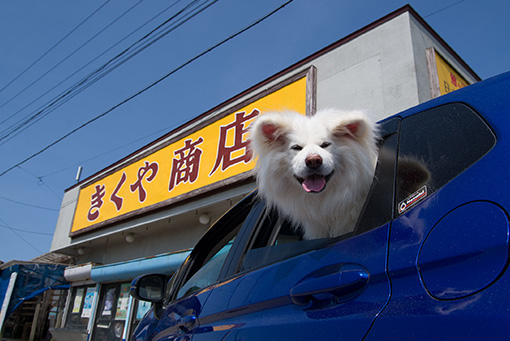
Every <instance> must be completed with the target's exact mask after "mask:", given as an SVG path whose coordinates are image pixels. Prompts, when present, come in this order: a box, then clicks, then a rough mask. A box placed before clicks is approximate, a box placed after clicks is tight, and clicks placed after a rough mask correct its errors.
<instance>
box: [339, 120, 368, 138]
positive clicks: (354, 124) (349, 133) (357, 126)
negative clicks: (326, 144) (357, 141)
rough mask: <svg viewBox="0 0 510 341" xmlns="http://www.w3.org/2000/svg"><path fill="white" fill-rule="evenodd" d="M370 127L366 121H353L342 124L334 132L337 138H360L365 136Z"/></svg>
mask: <svg viewBox="0 0 510 341" xmlns="http://www.w3.org/2000/svg"><path fill="white" fill-rule="evenodd" d="M369 129H370V127H369V124H368V122H367V121H366V120H364V119H361V118H360V119H353V120H349V121H343V122H340V123H339V124H338V125H337V126H336V127H335V128H334V130H333V134H334V136H335V137H351V138H360V137H363V136H365V135H366V134H367V133H368V131H369Z"/></svg>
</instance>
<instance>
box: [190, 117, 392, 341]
mask: <svg viewBox="0 0 510 341" xmlns="http://www.w3.org/2000/svg"><path fill="white" fill-rule="evenodd" d="M382 127H383V129H382V130H383V131H384V133H383V135H384V136H383V137H384V139H383V140H382V141H381V151H380V155H381V157H380V159H379V164H378V167H377V170H376V180H375V182H374V184H373V187H372V189H371V195H370V196H369V199H368V200H367V203H366V205H365V210H364V213H363V214H362V216H361V217H360V220H359V222H358V224H357V228H356V230H355V232H353V233H351V234H349V235H345V236H341V237H339V238H335V239H322V240H294V241H293V240H292V239H296V238H298V236H294V235H293V234H292V232H290V231H292V229H289V228H288V226H287V224H288V223H287V222H285V221H282V220H281V219H280V218H278V217H277V216H276V215H275V214H274V212H263V213H262V214H261V215H260V216H259V217H258V219H257V221H255V222H254V223H253V224H249V225H245V226H244V227H243V228H246V229H247V230H248V231H243V232H244V233H241V234H242V235H243V241H242V242H240V243H241V245H244V247H239V248H237V249H236V253H235V255H234V256H233V257H232V259H231V260H232V262H231V264H230V265H229V269H228V270H227V272H228V273H227V276H226V279H225V280H224V281H222V282H220V283H218V284H217V285H216V286H215V288H214V290H213V291H212V293H211V295H210V296H209V297H208V299H207V302H206V304H205V305H204V306H203V307H202V311H201V316H200V321H199V324H200V328H199V329H196V330H195V333H194V335H193V340H220V339H221V340H239V339H242V340H276V339H279V340H280V339H288V340H289V339H290V340H292V339H299V340H305V339H317V340H320V339H326V338H332V337H334V338H335V339H362V338H363V337H364V336H365V335H366V334H367V332H368V331H369V330H370V328H371V325H372V323H373V321H374V319H375V318H376V316H377V315H378V314H379V313H380V311H381V310H382V309H383V308H384V306H385V305H386V303H387V301H388V300H389V297H390V292H391V290H390V283H389V279H388V276H387V274H386V255H387V252H388V249H387V247H388V233H389V222H390V220H391V217H392V214H393V212H392V210H393V188H394V174H395V159H396V142H397V130H398V127H399V119H398V118H394V119H392V120H390V121H388V122H386V123H385V124H383V126H382ZM241 234H240V235H241Z"/></svg>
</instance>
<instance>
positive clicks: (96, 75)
mask: <svg viewBox="0 0 510 341" xmlns="http://www.w3.org/2000/svg"><path fill="white" fill-rule="evenodd" d="M217 1H219V0H214V1H212V2H211V3H209V4H207V1H206V2H204V3H202V4H199V5H198V6H197V7H196V8H194V9H192V11H194V12H190V13H185V14H184V17H183V18H178V19H177V20H178V21H177V22H176V23H174V24H173V26H171V27H169V28H167V29H166V30H165V31H163V32H161V33H158V35H156V36H155V37H154V38H152V40H150V41H148V42H146V43H144V45H141V46H140V47H137V45H139V44H140V43H141V42H143V41H144V40H146V39H147V38H148V37H150V36H151V35H153V34H154V32H156V31H157V30H159V29H160V28H161V27H163V26H164V25H165V24H167V23H169V22H171V21H172V20H174V19H175V18H177V17H178V16H179V15H181V14H182V13H184V12H185V11H186V10H189V9H190V8H191V7H192V6H193V5H195V4H196V3H197V2H199V0H194V1H192V2H191V3H190V4H188V5H187V6H186V7H184V8H183V9H181V10H180V11H179V12H177V13H176V14H175V15H173V16H172V17H170V18H169V19H167V20H166V21H165V22H163V23H162V24H160V25H159V26H158V27H156V28H155V29H153V30H152V31H151V32H149V33H148V34H146V35H145V36H144V37H142V38H140V39H139V40H137V41H136V42H135V43H133V44H132V45H131V46H129V47H128V48H127V49H125V50H124V51H122V52H121V53H119V54H118V55H117V56H115V57H114V58H112V59H110V60H109V61H108V62H107V63H106V64H104V65H102V66H101V67H99V68H98V69H96V70H95V71H94V72H92V73H91V74H89V75H88V76H86V77H85V78H83V79H82V80H81V81H79V82H78V83H75V84H74V85H73V86H72V87H70V88H68V89H67V90H65V91H64V92H62V93H61V94H60V95H59V96H57V97H56V98H54V99H53V100H52V101H51V102H50V103H47V105H45V106H44V107H43V109H41V110H39V111H38V112H36V113H35V114H33V115H32V116H30V117H29V118H28V119H26V120H25V121H23V122H21V121H18V125H17V126H16V127H14V128H12V126H11V127H10V128H8V129H6V130H4V131H3V132H2V133H3V135H1V136H0V141H2V140H5V139H6V138H8V137H9V136H11V135H13V134H14V133H15V132H18V133H16V134H15V135H14V136H16V135H18V134H19V133H21V132H22V131H24V130H25V129H27V128H28V127H29V126H31V125H33V124H34V123H36V122H37V121H39V120H40V119H41V118H43V117H45V116H46V115H48V114H49V113H51V112H53V111H54V110H55V109H57V108H58V107H60V106H61V105H62V104H64V103H66V102H67V101H69V100H70V99H72V98H73V97H74V96H76V95H78V94H79V93H81V92H82V91H83V90H85V89H87V88H88V87H90V86H91V85H92V84H94V83H95V82H97V81H98V80H99V79H101V78H103V77H104V76H106V75H107V74H109V73H110V72H112V71H113V70H115V69H116V68H118V67H119V66H121V65H122V64H124V63H125V62H127V61H128V60H129V59H131V58H133V57H134V56H135V55H137V54H138V53H140V52H141V51H143V50H144V49H146V48H147V47H149V46H151V45H152V44H154V43H155V42H156V41H158V40H159V39H161V38H163V37H164V36H166V35H167V34H169V33H170V32H172V31H173V30H175V29H176V28H178V27H180V26H181V25H183V24H184V23H186V22H187V21H189V20H190V19H192V18H193V17H195V16H196V15H198V14H199V13H201V12H202V11H204V10H205V9H207V8H208V7H210V6H211V5H213V4H214V3H216V2H217ZM179 20H180V21H179ZM134 48H136V49H135V50H133V49H134ZM131 50H133V51H131ZM128 52H130V54H128V55H126V56H125V57H124V58H123V59H120V57H122V56H123V55H124V54H126V53H128ZM116 59H119V61H117V62H115V63H114V61H115V60H116ZM20 122H21V123H20ZM22 128H23V129H22ZM9 129H10V131H8V132H6V131H7V130H9ZM14 136H12V137H14ZM12 137H11V138H12ZM11 138H9V139H8V140H7V141H9V140H10V139H11ZM7 141H4V142H3V143H0V145H3V144H4V143H6V142H7Z"/></svg>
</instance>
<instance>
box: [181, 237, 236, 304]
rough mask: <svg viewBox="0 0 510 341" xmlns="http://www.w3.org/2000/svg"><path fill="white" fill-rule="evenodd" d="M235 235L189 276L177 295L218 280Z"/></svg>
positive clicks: (185, 293) (189, 292)
mask: <svg viewBox="0 0 510 341" xmlns="http://www.w3.org/2000/svg"><path fill="white" fill-rule="evenodd" d="M234 240H235V236H234V237H233V238H232V239H230V240H228V242H227V243H226V244H225V245H223V246H222V247H221V248H220V250H219V251H217V252H216V253H215V254H213V255H212V257H210V259H209V260H208V261H207V262H206V263H205V264H204V266H203V267H201V268H200V269H199V270H198V271H197V272H196V273H195V274H194V275H193V276H191V278H190V279H189V280H188V281H187V282H186V283H185V284H184V285H183V286H182V288H181V289H180V290H179V293H178V294H177V297H182V296H185V295H188V294H191V293H193V292H195V291H198V290H200V289H202V288H205V287H206V286H209V285H211V284H213V283H216V282H217V281H218V277H219V275H220V271H221V269H222V268H223V264H224V263H225V259H226V258H227V254H228V252H229V251H230V249H231V248H232V244H234Z"/></svg>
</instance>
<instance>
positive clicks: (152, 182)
mask: <svg viewBox="0 0 510 341" xmlns="http://www.w3.org/2000/svg"><path fill="white" fill-rule="evenodd" d="M479 80H480V79H479V77H478V76H477V75H476V73H474V72H473V70H471V68H470V67H469V66H468V65H466V63H465V62H464V61H463V60H462V59H461V58H460V57H459V56H458V55H457V54H456V53H455V52H454V51H453V50H452V49H451V48H450V47H449V46H448V45H447V44H446V43H445V42H444V41H443V40H442V39H441V38H440V36H439V35H438V34H437V33H436V32H435V31H434V30H433V29H432V28H431V27H430V26H429V25H428V24H427V23H426V22H425V21H424V20H423V19H422V18H421V17H420V16H419V15H418V14H417V13H416V12H415V11H414V10H413V9H412V8H411V7H409V6H405V7H403V8H401V9H399V10H397V11H395V12H393V13H390V14H388V15H387V16H385V17H383V18H381V19H379V20H377V21H376V22H374V23H372V24H370V25H368V26H366V27H364V28H362V29H360V30H358V31H356V32H354V33H352V34H350V35H349V36H347V37H344V38H342V39H340V40H339V41H337V42H335V43H334V44H332V45H330V46H327V47H325V48H324V49H322V50H320V51H318V52H316V53H314V54H313V55H311V56H309V57H307V58H305V59H303V60H301V61H300V62H298V63H296V64H294V65H291V66H289V67H288V68H286V69H285V70H282V71H281V72H279V73H277V74H275V75H273V76H272V77H270V78H268V79H266V80H264V81H263V82H261V83H259V84H256V85H254V86H253V87H251V88H250V89H247V90H246V91H244V92H242V93H240V94H238V95H237V96H235V97H233V98H232V99H230V100H228V101H226V102H224V103H222V104H220V105H218V106H217V107H215V108H213V109H211V110H209V111H208V112H206V113H203V114H201V115H198V116H197V117H196V118H195V119H193V120H191V121H190V122H187V123H186V124H184V125H183V126H181V127H179V128H177V129H175V130H173V131H171V132H169V133H168V134H166V135H164V136H163V137H161V138H159V139H158V140H156V141H154V142H152V143H150V144H149V145H147V146H146V147H144V148H142V149H140V150H138V151H136V152H135V153H133V154H131V155H128V156H126V157H125V158H124V159H122V160H119V161H118V162H116V163H115V164H113V165H111V166H110V167H108V168H106V169H103V170H101V171H100V172H98V173H96V174H94V175H93V176H91V177H89V178H87V179H85V180H83V181H81V182H79V183H78V184H76V185H74V186H72V187H70V188H69V189H67V190H66V192H65V195H64V199H63V202H62V206H61V210H60V214H59V219H58V222H57V226H56V229H55V235H54V238H53V242H52V245H51V251H52V252H58V253H61V254H66V255H69V256H72V257H74V258H75V259H76V264H80V265H78V266H74V267H68V268H67V269H66V271H65V273H64V276H65V278H66V279H67V280H68V281H69V282H71V289H70V290H69V296H68V300H67V305H66V313H65V314H64V315H65V317H64V318H63V319H62V322H61V325H60V326H58V327H59V328H56V329H53V330H52V333H53V335H54V337H56V338H57V339H66V338H71V339H76V336H77V335H79V336H80V337H83V339H84V340H85V339H87V337H89V338H91V339H92V340H120V339H123V340H127V339H129V335H130V331H131V330H132V329H133V328H134V326H135V325H136V323H137V322H138V321H139V320H140V319H141V317H142V316H143V313H144V312H145V311H146V310H147V309H148V308H149V307H148V306H147V305H145V304H144V303H143V302H136V301H135V300H134V299H132V298H131V297H130V296H129V283H130V281H131V280H132V279H133V278H134V277H136V276H138V275H141V274H144V273H164V274H167V275H171V274H172V272H173V271H175V270H176V269H177V267H178V266H179V265H180V264H181V263H182V261H183V260H184V259H185V257H186V256H187V255H188V253H189V251H190V249H191V248H193V246H194V245H195V243H196V242H197V241H198V239H199V238H200V236H201V235H202V234H203V233H204V232H205V231H206V230H207V228H208V227H209V226H210V225H211V224H212V223H213V222H214V221H215V220H216V219H218V218H219V217H220V216H221V215H222V214H223V213H224V212H225V211H227V210H228V209H229V208H230V207H231V206H233V205H234V204H235V203H236V202H238V201H239V200H240V199H241V198H243V197H244V196H245V195H246V194H248V193H249V192H251V191H252V190H253V189H255V183H254V181H253V178H252V177H251V175H250V174H251V173H250V171H251V169H252V168H253V166H254V161H253V160H252V159H251V155H250V153H249V150H248V149H247V142H246V139H247V129H248V127H249V124H250V123H251V122H253V120H254V119H255V118H256V117H257V116H258V115H263V113H264V111H267V110H282V109H292V110H296V111H299V112H301V113H303V114H304V113H306V114H310V115H312V114H314V113H315V112H316V111H317V110H320V109H322V108H330V107H334V108H340V109H345V110H350V109H361V110H365V111H366V112H367V113H368V114H369V115H370V116H372V117H373V118H374V119H376V120H379V119H383V118H385V117H387V116H390V115H393V114H395V113H398V112H400V111H403V110H405V109H407V108H409V107H412V106H414V105H417V104H419V103H422V102H424V101H427V100H429V99H432V98H434V97H437V96H440V95H442V94H444V93H447V92H450V91H453V90H456V89H458V88H461V87H463V86H467V85H469V84H472V83H474V82H477V81H479Z"/></svg>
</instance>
